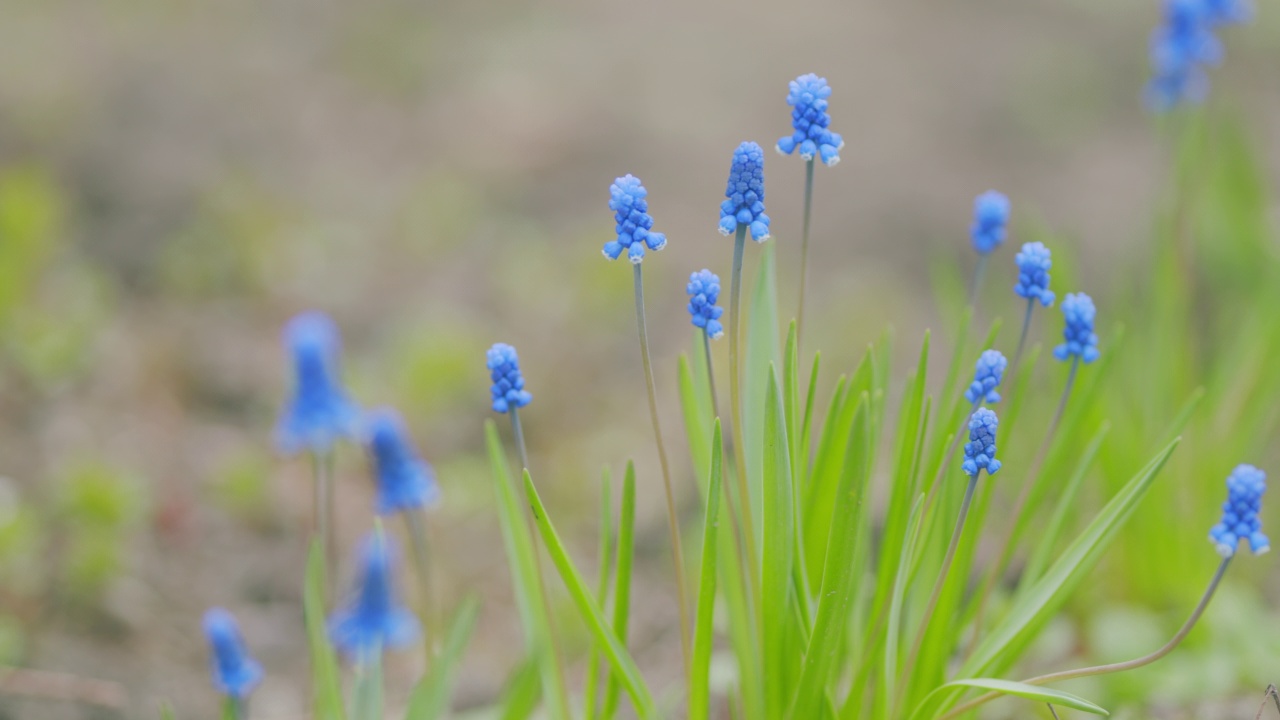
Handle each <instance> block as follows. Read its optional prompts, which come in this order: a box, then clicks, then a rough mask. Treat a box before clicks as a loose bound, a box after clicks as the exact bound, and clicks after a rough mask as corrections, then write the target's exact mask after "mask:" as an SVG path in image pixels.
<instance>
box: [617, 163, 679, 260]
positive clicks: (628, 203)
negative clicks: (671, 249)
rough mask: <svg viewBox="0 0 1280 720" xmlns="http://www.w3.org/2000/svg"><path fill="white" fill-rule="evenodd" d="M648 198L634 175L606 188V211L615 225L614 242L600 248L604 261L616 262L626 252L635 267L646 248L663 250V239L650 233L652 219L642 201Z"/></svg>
mask: <svg viewBox="0 0 1280 720" xmlns="http://www.w3.org/2000/svg"><path fill="white" fill-rule="evenodd" d="M648 194H649V191H648V190H646V189H645V187H644V185H642V184H640V178H638V177H636V176H634V175H624V176H622V177H620V178H618V179H616V180H614V181H613V184H612V185H610V186H609V209H610V210H612V211H613V218H614V220H615V222H616V223H617V227H616V228H615V229H616V231H617V234H618V238H617V239H616V240H611V241H609V242H607V243H605V244H604V256H605V257H607V258H609V259H610V260H617V259H618V257H619V256H620V255H622V251H623V250H626V251H627V259H629V260H630V261H631V264H633V265H639V264H640V263H641V262H643V261H644V249H645V247H646V246H647V247H648V248H649V249H650V250H653V251H654V252H657V251H658V250H661V249H662V248H664V247H666V246H667V236H666V235H663V234H662V233H660V232H654V231H653V216H651V215H650V214H649V201H648V200H646V199H645V197H646V196H648Z"/></svg>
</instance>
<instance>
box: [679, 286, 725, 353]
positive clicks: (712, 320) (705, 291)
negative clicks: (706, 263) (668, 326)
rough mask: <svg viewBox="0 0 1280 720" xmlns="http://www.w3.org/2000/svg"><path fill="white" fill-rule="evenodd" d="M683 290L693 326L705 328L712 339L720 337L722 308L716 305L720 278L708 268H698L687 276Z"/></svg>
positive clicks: (721, 334) (721, 332) (722, 329)
mask: <svg viewBox="0 0 1280 720" xmlns="http://www.w3.org/2000/svg"><path fill="white" fill-rule="evenodd" d="M685 291H686V292H688V293H689V316H690V317H691V319H692V320H693V326H694V327H700V328H703V329H704V330H706V331H707V335H708V336H710V337H711V339H712V340H718V339H720V337H721V336H723V335H724V326H722V325H721V324H720V316H721V315H723V314H724V308H722V307H717V306H716V301H717V300H718V299H719V298H720V278H718V277H716V274H715V273H713V272H711V271H710V270H706V269H703V270H699V271H698V272H695V273H693V274H692V275H690V276H689V284H688V285H687V286H685Z"/></svg>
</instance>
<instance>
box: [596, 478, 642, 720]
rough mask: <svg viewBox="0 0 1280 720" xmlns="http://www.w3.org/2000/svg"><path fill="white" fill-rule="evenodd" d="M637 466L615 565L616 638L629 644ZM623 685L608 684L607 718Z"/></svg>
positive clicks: (626, 486)
mask: <svg viewBox="0 0 1280 720" xmlns="http://www.w3.org/2000/svg"><path fill="white" fill-rule="evenodd" d="M635 528H636V465H635V463H634V462H631V461H627V471H626V473H625V474H624V475H623V476H622V505H621V507H620V508H619V509H618V542H617V550H616V552H617V557H616V558H615V559H614V563H613V572H614V575H613V635H614V637H616V638H617V639H618V642H620V643H622V644H623V645H626V644H627V623H628V621H629V619H630V617H631V563H632V560H633V559H634V557H635ZM620 690H621V686H620V684H619V682H618V676H617V675H616V674H613V673H610V674H609V681H608V682H607V683H606V684H605V695H604V713H603V717H605V718H612V717H613V714H614V712H616V711H617V709H618V694H619V691H620Z"/></svg>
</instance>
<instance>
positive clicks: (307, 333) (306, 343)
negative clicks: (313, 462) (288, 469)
mask: <svg viewBox="0 0 1280 720" xmlns="http://www.w3.org/2000/svg"><path fill="white" fill-rule="evenodd" d="M284 343H285V345H286V346H287V347H288V349H289V353H290V355H292V358H293V371H294V387H293V393H292V395H291V396H290V398H289V400H288V402H287V403H286V405H285V409H284V412H283V414H282V415H281V417H280V420H279V422H278V423H277V425H276V445H277V447H279V449H280V451H281V452H283V453H285V454H288V455H294V454H297V453H299V452H302V451H303V450H309V451H311V452H313V453H315V454H317V455H324V454H326V453H328V452H329V450H331V449H332V448H333V445H334V443H335V442H336V441H337V440H339V439H341V438H351V437H355V436H356V434H357V432H358V430H359V426H360V410H359V408H358V407H357V406H356V405H355V403H353V402H351V401H350V400H349V399H347V394H346V392H345V391H344V390H343V389H342V386H341V384H340V383H339V380H338V370H339V368H338V353H339V351H340V349H341V341H340V339H339V336H338V328H337V326H336V325H334V324H333V321H332V320H330V319H329V317H328V316H327V315H325V314H323V313H319V312H306V313H302V314H301V315H298V316H296V317H294V318H293V319H292V320H290V321H289V323H288V324H287V325H286V326H285V329H284Z"/></svg>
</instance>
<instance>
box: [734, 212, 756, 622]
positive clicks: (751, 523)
mask: <svg viewBox="0 0 1280 720" xmlns="http://www.w3.org/2000/svg"><path fill="white" fill-rule="evenodd" d="M746 241H747V226H745V225H738V232H737V233H736V234H735V235H734V237H733V271H732V273H731V277H730V285H729V411H730V413H732V415H733V418H732V421H731V423H730V427H731V428H733V463H734V466H735V467H734V474H735V475H737V477H738V506H739V509H740V510H741V511H742V541H743V548H744V551H745V555H746V557H745V558H744V562H745V564H746V565H747V567H748V569H749V570H750V574H749V575H748V576H747V577H746V578H745V581H746V584H747V587H748V588H749V589H750V592H749V593H748V595H749V596H752V597H758V596H759V594H760V571H759V569H758V566H757V562H758V561H759V557H760V556H759V555H758V554H756V533H755V519H754V517H753V516H752V511H751V492H750V488H749V485H748V482H747V457H746V443H745V441H744V439H743V428H742V391H741V387H740V386H741V384H742V383H741V378H740V375H741V366H740V363H739V362H738V351H739V349H740V348H739V345H740V344H741V342H742V341H741V337H740V336H741V332H739V327H738V326H739V325H740V323H741V318H740V317H739V306H740V305H741V301H742V253H743V250H744V248H745V247H746Z"/></svg>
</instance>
